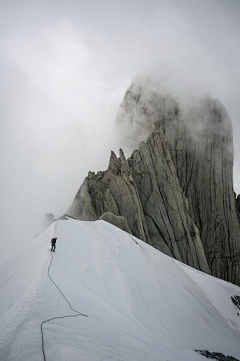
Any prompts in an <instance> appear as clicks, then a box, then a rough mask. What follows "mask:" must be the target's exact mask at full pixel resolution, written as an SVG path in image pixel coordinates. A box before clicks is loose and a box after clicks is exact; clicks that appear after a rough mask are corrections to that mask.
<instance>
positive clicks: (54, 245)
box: [51, 238, 57, 252]
mask: <svg viewBox="0 0 240 361" xmlns="http://www.w3.org/2000/svg"><path fill="white" fill-rule="evenodd" d="M56 243H57V238H52V240H51V251H52V252H55V249H56Z"/></svg>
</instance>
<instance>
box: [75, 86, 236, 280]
mask: <svg viewBox="0 0 240 361" xmlns="http://www.w3.org/2000/svg"><path fill="white" fill-rule="evenodd" d="M117 124H118V126H119V129H120V130H121V129H124V142H123V145H124V146H126V148H127V149H129V148H130V149H131V148H137V149H136V150H134V151H133V153H132V155H131V157H130V158H129V159H128V160H126V158H125V156H124V154H123V151H122V150H120V156H119V158H117V157H116V155H115V154H114V153H113V152H112V155H111V158H110V162H109V167H108V169H107V170H106V171H105V172H98V173H97V174H95V173H91V172H90V173H89V175H88V177H87V178H86V179H85V181H84V184H83V186H82V187H81V188H80V190H79V192H78V193H77V195H76V198H75V200H74V202H73V204H72V206H71V208H70V210H69V211H68V213H69V214H72V215H73V216H74V217H77V218H79V219H99V217H101V216H102V215H103V214H104V213H106V212H112V213H113V214H115V215H117V216H123V217H125V218H126V220H127V222H128V225H129V228H130V230H131V232H132V234H133V235H135V236H137V237H138V238H140V239H142V240H143V241H145V242H147V243H149V244H151V245H153V246H154V247H156V248H157V249H159V250H161V251H162V252H164V253H166V254H168V255H170V256H172V257H174V258H176V259H178V260H180V261H182V262H184V263H186V264H188V265H191V266H193V267H195V268H197V269H200V270H203V271H204V272H209V269H210V272H211V273H212V274H213V275H214V276H216V277H219V278H222V279H224V280H227V281H230V282H233V283H236V284H238V285H240V227H239V221H238V217H237V211H236V210H237V209H238V199H237V201H236V200H235V196H234V191H233V180H232V168H233V142H232V126H231V120H230V118H229V116H228V114H227V112H226V110H225V109H224V107H223V106H222V104H221V103H220V102H219V101H217V100H212V99H211V98H210V97H205V98H203V99H202V100H200V101H195V102H193V103H191V104H187V103H186V102H183V103H180V102H179V101H178V100H176V99H175V98H173V97H171V96H169V95H165V94H161V93H157V92H156V89H153V90H151V89H150V88H149V84H148V91H147V92H146V91H144V86H142V85H141V84H140V85H136V84H133V85H132V86H131V87H130V88H129V89H128V91H127V92H126V95H125V97H124V100H123V103H122V104H121V107H120V111H119V114H118V118H117ZM126 134H127V137H126V136H125V135H126ZM145 139H147V140H145ZM138 141H142V142H141V143H140V145H139V146H138V145H137V142H138Z"/></svg>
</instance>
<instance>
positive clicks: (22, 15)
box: [0, 0, 240, 262]
mask: <svg viewBox="0 0 240 361" xmlns="http://www.w3.org/2000/svg"><path fill="white" fill-rule="evenodd" d="M239 19H240V2H239V1H238V0H236V1H231V0H229V1H225V0H216V1H213V0H205V1H204V0H199V1H194V0H183V1H181V2H180V1H178V0H175V1H171V0H167V1H164V0H162V1H161V0H156V1H155V0H139V1H138V0H136V1H129V0H128V1H127V0H121V1H120V0H119V1H118V0H116V1H112V0H95V1H92V0H88V1H79V0H69V1H67V0H48V1H47V0H36V1H34V0H25V1H19V0H16V1H14V0H12V1H6V0H3V1H1V2H0V45H1V47H0V49H1V57H0V65H1V82H0V95H1V98H0V101H1V107H0V109H1V118H0V119H1V133H0V141H1V153H0V162H1V174H0V182H1V188H0V189H1V192H0V197H1V211H0V218H1V219H0V221H1V231H0V232H1V234H0V242H1V255H0V262H2V261H4V260H5V259H6V258H7V257H9V255H11V254H12V253H14V252H16V251H17V250H18V249H20V248H21V247H22V245H23V244H25V243H26V242H27V241H28V240H31V239H32V238H33V237H34V236H35V235H36V234H38V233H39V232H41V231H42V230H43V220H44V213H46V212H52V213H54V214H57V215H61V214H63V213H64V212H65V211H66V209H67V208H68V207H69V206H70V204H71V202H72V200H73V198H74V196H75V194H76V192H77V190H78V188H79V186H80V185H81V183H82V182H83V179H84V177H85V176H86V175H87V172H88V171H89V170H92V171H97V170H103V169H105V168H106V167H107V164H108V160H109V156H110V150H111V149H113V150H115V151H116V152H117V151H118V144H117V141H116V139H117V138H116V134H115V128H114V122H115V117H116V114H117V110H118V107H119V105H120V103H121V101H122V99H123V96H124V93H125V91H126V89H127V88H128V87H129V85H130V84H131V81H132V79H133V78H134V77H135V76H137V75H142V74H143V75H147V76H150V77H152V78H156V77H158V78H159V79H161V78H163V79H165V81H167V80H166V79H168V78H169V79H171V82H172V83H171V86H173V87H178V89H182V91H183V92H184V89H186V88H187V87H188V88H189V87H190V88H191V89H195V91H196V92H197V93H209V94H210V95H211V96H212V97H216V98H219V99H220V100H221V102H222V103H223V104H224V106H225V107H226V109H227V111H228V113H229V115H230V117H231V119H232V122H233V129H234V147H235V168H234V186H235V190H236V191H237V193H240V180H239V173H240V145H239V128H240V124H239V114H240V102H239V98H240V70H239V69H240V67H239V64H240V22H239ZM172 79H173V80H172Z"/></svg>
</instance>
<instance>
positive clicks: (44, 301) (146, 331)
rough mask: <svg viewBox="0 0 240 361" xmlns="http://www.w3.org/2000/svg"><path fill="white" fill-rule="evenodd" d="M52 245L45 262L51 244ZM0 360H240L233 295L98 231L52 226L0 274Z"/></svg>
mask: <svg viewBox="0 0 240 361" xmlns="http://www.w3.org/2000/svg"><path fill="white" fill-rule="evenodd" d="M53 236H57V237H58V243H57V249H56V253H54V254H53V261H52V263H51V267H50V271H49V272H50V276H51V278H52V279H53V281H54V282H55V283H56V285H57V286H58V287H59V289H60V290H61V292H62V294H61V293H60V292H59V290H58V289H57V288H56V286H55V285H54V284H53V283H52V281H51V279H50V278H49V277H48V267H49V265H50V262H51V252H50V251H49V242H50V239H51V238H52V237H53ZM0 289H1V298H0V334H1V336H0V347H1V351H0V359H1V360H4V361H13V360H14V361H16V360H24V361H41V360H43V353H42V339H41V330H40V325H41V323H42V322H43V321H44V320H47V319H50V318H54V317H63V316H66V315H75V316H76V313H75V312H74V311H72V310H71V309H70V307H69V304H68V302H67V301H66V299H64V297H63V295H64V296H65V297H66V298H67V299H68V301H69V302H70V304H71V305H72V307H73V308H74V309H75V310H77V311H78V312H81V313H83V314H86V315H87V316H88V317H85V316H81V315H78V316H77V317H72V318H62V319H55V320H52V321H50V322H48V323H45V324H44V325H43V334H44V350H45V355H46V360H47V361H61V360H62V361H63V360H70V361H80V360H81V361H100V360H102V361H107V360H109V361H121V360H122V361H146V360H147V361H159V360H162V361H163V360H165V361H170V360H171V361H173V360H179V361H181V360H182V361H183V360H184V361H186V360H191V361H194V360H199V361H201V360H202V361H203V360H204V359H205V358H204V356H201V355H200V354H198V353H196V352H195V350H209V351H214V352H222V353H223V354H225V355H231V356H233V357H235V358H240V316H239V315H238V314H239V310H238V309H237V308H236V306H234V304H233V302H232V300H231V297H233V296H235V295H238V296H239V295H240V288H239V287H237V286H235V285H233V284H230V283H227V282H225V281H222V280H220V279H217V278H214V277H211V276H208V275H206V274H204V273H201V272H200V271H197V270H195V269H193V268H190V267H189V266H186V265H184V264H182V263H180V262H178V261H176V260H174V259H172V258H170V257H168V256H166V255H164V254H163V253H161V252H159V251H158V250H156V249H154V248H152V247H151V246H149V245H148V244H146V243H144V242H142V241H140V240H138V239H137V238H135V237H132V236H131V235H129V234H128V233H126V232H124V231H122V230H120V229H118V228H116V227H114V226H112V225H110V224H108V223H106V222H104V221H96V222H80V221H74V220H68V221H60V222H55V223H53V224H52V225H51V226H50V227H49V228H48V229H47V230H46V231H45V232H44V233H42V234H41V235H40V236H39V237H37V238H36V239H35V240H34V241H32V242H31V243H30V244H28V245H27V246H26V247H25V248H24V249H23V250H22V251H21V252H20V253H19V254H18V255H17V256H15V257H13V258H12V259H11V260H9V261H8V262H7V263H5V264H4V265H3V266H2V267H1V269H0Z"/></svg>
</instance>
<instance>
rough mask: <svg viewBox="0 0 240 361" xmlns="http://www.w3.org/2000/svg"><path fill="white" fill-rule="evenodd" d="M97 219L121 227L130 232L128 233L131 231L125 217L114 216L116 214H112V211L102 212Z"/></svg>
mask: <svg viewBox="0 0 240 361" xmlns="http://www.w3.org/2000/svg"><path fill="white" fill-rule="evenodd" d="M99 220H103V221H106V222H108V223H111V224H113V225H114V226H116V227H118V228H120V229H122V230H123V231H125V232H127V233H130V234H131V233H132V232H131V230H130V227H129V225H128V222H127V220H126V218H124V217H123V216H116V214H114V213H112V212H106V213H103V215H102V216H101V217H99Z"/></svg>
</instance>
